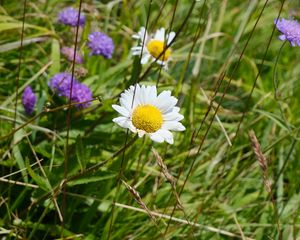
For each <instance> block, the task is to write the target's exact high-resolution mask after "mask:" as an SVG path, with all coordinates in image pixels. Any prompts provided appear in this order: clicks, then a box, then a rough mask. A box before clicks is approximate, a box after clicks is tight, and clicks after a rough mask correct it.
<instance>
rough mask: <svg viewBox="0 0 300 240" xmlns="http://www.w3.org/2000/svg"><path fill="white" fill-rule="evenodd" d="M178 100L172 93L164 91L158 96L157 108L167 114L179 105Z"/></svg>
mask: <svg viewBox="0 0 300 240" xmlns="http://www.w3.org/2000/svg"><path fill="white" fill-rule="evenodd" d="M177 102H178V100H177V99H176V98H175V97H172V96H171V91H163V92H162V93H161V94H159V95H158V97H157V101H156V104H155V105H156V106H157V107H158V108H159V109H160V110H161V111H162V112H163V113H167V112H169V111H170V110H172V109H173V108H174V107H175V105H176V104H177Z"/></svg>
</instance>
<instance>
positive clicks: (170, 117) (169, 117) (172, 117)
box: [163, 111, 184, 121]
mask: <svg viewBox="0 0 300 240" xmlns="http://www.w3.org/2000/svg"><path fill="white" fill-rule="evenodd" d="M163 118H164V121H181V120H182V119H183V118H184V117H183V115H181V114H179V113H177V112H174V111H172V112H168V113H166V114H164V115H163Z"/></svg>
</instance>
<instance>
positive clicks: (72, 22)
mask: <svg viewBox="0 0 300 240" xmlns="http://www.w3.org/2000/svg"><path fill="white" fill-rule="evenodd" d="M58 21H59V22H60V23H63V24H65V25H69V26H72V27H76V26H77V22H78V10H76V9H74V8H72V7H68V8H65V9H63V10H62V11H61V12H60V13H59V14H58ZM84 23H85V16H84V15H83V13H80V18H79V26H83V25H84Z"/></svg>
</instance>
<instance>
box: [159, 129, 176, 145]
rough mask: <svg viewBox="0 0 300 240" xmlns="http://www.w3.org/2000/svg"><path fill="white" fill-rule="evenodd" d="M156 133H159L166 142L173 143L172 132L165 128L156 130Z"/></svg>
mask: <svg viewBox="0 0 300 240" xmlns="http://www.w3.org/2000/svg"><path fill="white" fill-rule="evenodd" d="M156 133H157V134H160V135H161V136H162V137H163V138H164V139H165V141H166V142H167V143H169V144H173V143H174V139H173V134H172V133H171V132H170V131H169V130H166V129H160V130H158V131H157V132H156Z"/></svg>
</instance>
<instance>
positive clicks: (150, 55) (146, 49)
mask: <svg viewBox="0 0 300 240" xmlns="http://www.w3.org/2000/svg"><path fill="white" fill-rule="evenodd" d="M165 32H166V31H165V29H164V28H161V29H158V30H157V31H156V33H155V34H154V36H153V37H152V36H151V35H149V34H148V33H147V31H146V29H145V28H144V27H142V28H141V29H140V31H139V32H138V33H137V34H134V35H133V36H132V37H133V38H135V39H138V40H140V43H139V45H138V46H136V47H133V48H131V52H132V55H141V54H142V58H141V64H146V63H147V62H148V61H149V60H150V59H151V60H152V62H154V61H155V60H157V61H156V62H157V63H158V64H159V65H161V66H163V67H164V68H165V69H167V63H168V61H169V60H170V59H171V55H172V50H171V49H170V48H166V47H167V46H169V44H170V43H171V41H172V40H173V39H174V37H175V32H170V34H167V35H165Z"/></svg>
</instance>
